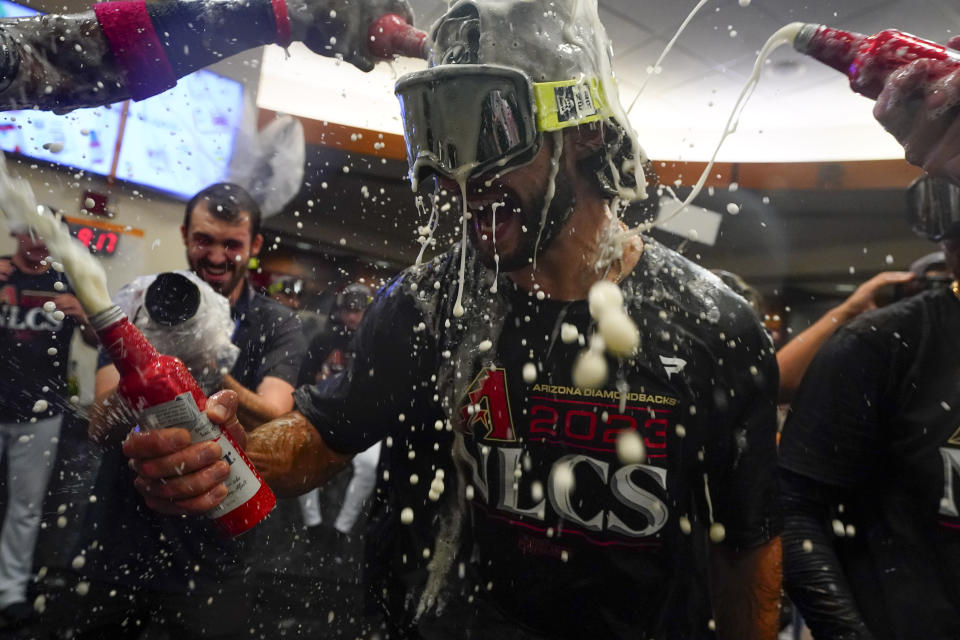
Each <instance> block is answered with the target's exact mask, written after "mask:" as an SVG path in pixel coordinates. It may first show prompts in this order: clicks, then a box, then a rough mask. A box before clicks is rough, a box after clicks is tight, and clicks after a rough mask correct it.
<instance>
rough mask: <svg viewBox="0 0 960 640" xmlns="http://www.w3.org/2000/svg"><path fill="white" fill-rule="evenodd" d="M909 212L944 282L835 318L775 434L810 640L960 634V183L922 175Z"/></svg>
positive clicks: (792, 576)
mask: <svg viewBox="0 0 960 640" xmlns="http://www.w3.org/2000/svg"><path fill="white" fill-rule="evenodd" d="M907 208H908V211H909V218H910V224H911V227H912V228H913V230H914V231H915V232H916V233H917V234H918V235H921V236H924V237H926V238H927V239H929V240H932V241H937V240H939V241H942V243H943V249H944V255H945V258H946V264H947V269H948V271H949V272H950V274H951V277H952V278H953V279H954V280H953V283H952V284H951V285H950V286H948V287H936V288H932V289H929V290H927V291H923V292H922V293H918V294H916V295H914V296H912V297H909V298H907V299H905V300H902V301H900V302H898V303H896V304H892V305H889V306H886V307H883V308H881V309H878V310H875V311H871V312H867V313H864V314H863V315H861V316H859V317H858V318H856V319H855V320H853V321H852V322H850V323H849V324H847V325H846V326H844V327H843V328H841V329H840V330H839V331H838V332H837V333H836V334H835V335H834V336H833V337H832V338H831V339H830V340H829V341H828V342H827V343H826V344H825V345H824V347H823V348H822V349H821V351H820V352H819V353H818V355H817V357H816V359H815V360H814V361H813V363H812V364H811V366H810V368H809V369H808V370H807V374H806V376H805V378H804V380H803V383H802V384H801V386H800V389H799V391H798V392H797V395H796V397H795V399H794V401H793V409H792V413H791V416H790V418H789V419H788V420H787V424H786V426H785V428H784V432H783V438H782V440H781V444H780V455H781V459H780V466H781V485H782V493H783V504H784V517H785V523H786V528H785V531H784V575H785V583H786V586H787V590H788V592H789V594H790V597H791V598H792V599H793V601H794V602H795V603H796V604H797V606H798V607H799V609H800V611H801V613H803V617H804V619H805V621H806V622H807V624H808V625H809V626H810V628H811V629H812V630H813V632H814V635H815V636H816V637H824V638H841V637H842V638H878V639H884V640H887V639H890V640H893V639H898V640H899V639H904V640H905V639H907V638H955V637H960V615H958V614H960V598H958V596H957V594H958V593H960V582H958V579H957V576H958V575H960V554H958V553H957V545H956V536H957V529H958V528H960V505H958V502H957V497H958V495H960V485H958V477H960V476H958V471H960V431H958V426H960V386H958V384H957V380H958V379H960V366H958V364H957V363H958V362H960V343H958V341H957V338H956V336H957V327H960V287H958V284H957V280H956V279H957V278H960V188H958V187H957V186H956V185H953V184H950V183H948V182H944V181H941V180H937V179H934V178H931V177H929V176H926V177H923V178H921V179H920V180H918V181H917V182H916V183H914V184H913V185H912V186H911V187H910V189H909V191H908V202H907ZM831 522H832V523H833V524H832V526H831ZM851 536H853V539H852V540H849V539H845V538H849V537H851Z"/></svg>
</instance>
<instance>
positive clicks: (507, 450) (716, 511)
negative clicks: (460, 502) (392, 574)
mask: <svg viewBox="0 0 960 640" xmlns="http://www.w3.org/2000/svg"><path fill="white" fill-rule="evenodd" d="M458 266H459V265H458V264H457V260H456V255H455V254H454V255H453V256H447V257H446V258H445V259H444V260H440V261H438V262H435V263H433V264H432V265H430V266H429V267H427V268H426V269H421V270H411V271H409V272H408V273H406V274H405V275H403V276H401V278H400V279H398V280H397V281H395V282H394V283H393V284H392V285H391V286H390V287H388V288H387V289H386V291H385V292H384V293H382V294H381V295H380V296H379V297H378V299H377V300H376V301H375V302H374V305H373V307H372V308H371V309H369V310H368V312H367V315H366V317H365V319H364V323H363V324H362V325H361V328H360V330H359V336H358V340H357V342H356V343H355V345H354V347H355V349H356V351H357V354H356V357H355V360H354V364H353V365H352V366H351V368H349V369H348V370H347V373H346V375H344V376H342V377H339V378H337V379H334V380H332V381H329V382H328V383H325V384H322V385H320V386H319V387H317V388H314V389H309V388H302V389H300V390H299V391H298V393H297V404H298V407H299V408H300V409H301V411H303V412H304V413H305V415H306V416H307V418H308V419H309V420H310V421H311V422H312V423H313V424H314V425H316V426H317V428H318V429H319V431H320V433H321V435H322V436H323V437H324V439H325V441H327V442H328V444H330V446H331V447H333V448H335V449H338V450H342V451H361V450H363V449H364V448H365V447H367V446H369V445H370V444H372V443H373V442H375V441H376V440H379V439H382V438H387V446H388V449H387V451H388V454H387V456H386V458H387V467H388V468H387V469H385V470H387V471H388V472H389V474H388V482H387V483H381V487H380V489H381V496H383V495H384V494H391V493H392V494H393V495H392V497H389V498H382V499H383V501H384V505H385V506H386V511H388V512H389V517H388V518H387V519H389V518H392V519H393V522H394V524H396V520H397V518H398V516H399V513H400V512H401V511H402V509H403V508H404V507H411V508H413V509H414V514H415V522H419V521H421V518H422V519H423V520H422V522H423V524H425V525H426V526H421V527H419V528H418V527H415V526H413V527H407V528H406V530H405V531H404V532H403V533H402V534H401V535H402V536H404V537H405V538H406V540H405V543H402V548H403V551H402V552H399V554H398V553H397V552H394V553H393V554H392V558H390V557H387V556H388V555H390V554H383V555H384V557H383V558H381V559H382V560H390V559H392V560H393V561H394V563H397V560H398V558H397V556H398V555H399V561H400V562H399V564H400V565H401V568H402V567H403V565H404V564H405V565H406V566H407V568H408V569H409V568H411V567H415V568H416V569H419V576H420V578H421V579H422V577H423V570H422V564H423V563H422V561H420V560H418V559H419V558H422V557H423V550H424V548H429V553H430V554H433V553H436V552H437V550H438V546H437V545H436V544H435V541H434V540H433V539H432V536H431V535H430V531H431V530H432V531H433V532H434V534H435V532H436V531H437V529H438V528H439V529H440V530H443V527H442V523H443V522H444V520H445V519H448V518H450V517H451V514H455V513H456V506H455V504H454V503H455V502H456V501H455V500H454V499H453V498H451V496H452V497H455V496H457V495H458V494H463V493H464V492H466V491H467V489H466V487H464V486H460V487H458V486H457V483H456V472H455V471H452V470H451V469H452V468H453V467H454V465H452V464H451V462H450V453H449V452H450V450H451V447H452V446H454V445H453V444H452V440H453V439H454V436H453V434H452V432H450V431H448V430H447V427H446V424H445V423H444V414H443V413H441V411H440V407H441V406H442V405H443V404H444V402H445V399H444V398H445V393H444V389H445V387H446V385H447V383H446V382H445V380H444V377H445V376H449V377H450V378H452V379H453V380H452V382H450V383H449V384H450V385H451V386H452V387H453V388H456V389H458V391H457V392H456V393H454V394H453V396H446V397H453V398H459V400H455V402H456V404H454V405H448V406H451V407H452V411H448V412H447V415H452V416H454V420H453V421H454V422H455V423H456V425H455V426H456V428H457V429H460V430H461V431H462V432H463V433H464V434H465V436H464V438H463V444H464V447H463V450H462V452H461V453H460V454H458V455H457V458H458V459H459V461H460V464H459V465H456V466H458V467H459V469H460V470H461V472H463V473H464V474H465V476H466V482H467V484H469V485H470V487H471V489H470V491H472V493H473V501H472V502H471V503H470V504H471V508H470V510H469V514H468V521H469V522H472V527H469V531H468V532H467V534H466V535H465V536H464V537H463V539H462V541H461V546H464V547H465V545H466V544H467V540H472V542H473V544H474V549H473V554H474V555H473V559H474V563H473V572H475V577H476V579H477V581H478V582H477V583H476V585H475V586H476V587H477V588H479V589H480V593H481V594H483V595H484V597H489V598H491V599H492V601H493V602H494V603H495V604H496V606H498V607H499V608H500V609H501V610H503V611H504V612H505V613H506V614H507V615H508V616H509V617H510V618H512V619H514V620H516V621H518V622H520V623H522V624H523V625H525V626H527V627H529V628H532V629H534V630H536V631H538V632H540V633H546V634H550V635H553V636H561V637H586V636H592V637H618V638H647V637H670V638H681V637H698V636H700V635H704V636H705V635H708V634H707V629H706V619H703V620H700V621H696V622H694V620H693V619H691V617H690V616H689V615H688V611H687V609H688V607H689V603H688V600H689V599H690V598H692V597H694V596H692V594H693V593H694V592H695V591H696V590H697V589H698V588H699V586H700V583H699V582H698V580H699V579H700V578H702V575H703V573H702V572H703V567H702V566H701V565H700V563H698V562H697V561H696V557H697V555H698V554H697V550H696V549H695V546H696V545H697V544H701V543H702V540H700V539H698V538H697V537H696V536H690V535H686V534H684V533H683V532H682V531H681V527H682V526H684V525H681V524H680V523H681V520H685V521H689V522H690V523H691V526H692V527H693V528H694V529H695V530H697V531H701V532H702V531H703V530H704V529H705V528H706V526H707V524H708V523H709V521H710V518H711V513H710V512H711V510H712V518H713V520H714V521H716V522H720V523H722V524H723V525H724V526H725V528H726V543H727V544H730V545H733V546H735V547H740V548H746V547H753V546H757V545H760V544H762V543H764V542H766V541H768V540H770V539H771V538H772V537H774V536H776V535H777V534H778V533H779V530H780V526H781V525H780V517H779V512H778V508H777V505H776V496H777V490H776V483H775V479H774V469H775V467H776V451H775V435H774V434H775V428H776V419H775V409H774V395H775V390H776V387H777V379H778V378H777V369H776V364H775V360H774V358H773V351H772V346H771V344H770V341H769V339H768V338H767V336H766V334H765V333H764V332H763V330H762V328H761V327H760V325H759V323H758V321H757V320H756V318H755V316H754V315H753V313H752V311H751V310H750V308H749V307H748V306H747V304H746V303H745V302H744V301H743V300H742V299H741V298H739V297H738V296H736V295H734V294H733V293H732V292H730V290H729V289H727V288H726V287H725V286H724V285H722V284H721V283H720V281H719V280H718V279H717V278H715V277H714V276H712V275H711V274H709V273H707V272H706V271H704V270H702V269H700V268H699V267H696V266H695V265H693V264H692V263H690V262H689V261H687V260H685V259H684V258H682V257H680V256H679V255H677V254H675V253H673V252H671V251H669V250H667V249H665V248H663V247H661V246H660V245H658V244H656V243H654V242H653V241H648V244H647V248H646V250H645V252H644V255H643V257H642V259H641V261H640V264H639V265H638V266H637V268H636V269H635V270H634V272H633V274H632V275H631V276H630V277H628V279H627V280H626V281H625V282H624V283H622V285H621V288H622V289H623V290H624V293H625V297H626V298H627V300H628V311H629V313H630V315H631V317H632V318H633V320H634V322H635V323H636V324H637V326H638V328H639V330H640V333H641V348H640V352H639V353H638V355H637V356H636V358H635V359H633V360H630V361H624V362H622V363H618V362H617V361H616V360H614V359H612V358H608V365H609V367H610V371H611V378H610V381H609V382H608V383H607V384H606V385H605V386H604V387H603V388H602V389H599V390H589V389H580V388H577V387H575V386H574V385H573V383H572V380H571V372H572V369H573V364H574V360H575V358H576V356H577V355H578V354H579V353H580V351H581V350H582V347H581V346H580V345H579V344H577V343H573V344H567V343H564V342H563V340H562V336H561V334H562V330H561V326H562V324H563V323H567V324H571V325H574V326H576V327H577V329H578V330H579V332H580V333H581V334H582V335H585V336H587V335H589V334H590V333H591V331H592V321H591V319H590V315H589V311H588V308H587V303H586V301H577V302H556V301H551V300H542V301H541V300H538V299H537V298H536V297H535V296H531V295H529V294H527V293H526V292H523V291H521V290H518V289H517V288H515V287H514V286H512V285H511V284H510V283H509V281H508V280H506V279H501V281H500V283H499V287H500V289H499V291H500V293H498V294H494V295H493V297H492V298H491V301H490V304H489V305H482V304H477V306H474V307H473V308H472V309H471V308H470V307H468V308H467V315H465V316H464V318H465V320H463V321H457V320H456V319H455V318H454V317H453V316H452V315H447V314H445V310H446V309H448V308H449V304H448V303H451V304H452V298H453V297H455V295H456V268H457V267H458ZM451 281H452V282H453V287H450V286H449V285H450V283H451ZM433 282H441V286H440V287H439V290H441V291H447V295H446V296H443V295H442V294H441V296H440V298H441V300H440V301H439V302H437V303H436V304H434V305H432V307H431V305H429V304H426V305H425V304H422V303H418V300H420V301H422V300H424V299H425V298H424V297H422V296H421V292H424V291H431V290H434V286H433ZM484 286H485V285H483V286H481V287H480V289H483V288H484ZM481 299H482V298H476V299H475V300H474V302H479V301H480V300H481ZM437 309H439V310H440V311H439V312H434V311H435V310H437ZM501 312H503V313H502V315H500V313H501ZM501 319H502V322H501V321H500V320H501ZM448 321H449V323H450V327H447V323H448ZM434 330H435V331H434ZM485 341H489V342H485ZM481 345H482V346H481ZM488 345H489V346H488ZM451 362H454V364H453V365H452V368H451V365H450V363H451ZM530 362H532V363H534V364H535V365H536V366H538V367H539V368H540V370H539V372H538V373H537V377H536V380H535V381H534V382H528V381H525V380H524V377H523V369H524V366H525V365H526V364H527V363H530ZM438 391H439V393H438ZM438 420H439V421H440V422H439V423H438V422H437V421H438ZM438 428H439V430H438ZM622 430H635V431H636V432H637V433H638V434H639V435H640V436H641V437H642V439H643V441H644V443H645V448H646V452H647V455H646V460H645V461H644V462H643V463H635V462H631V463H621V462H620V461H619V459H618V457H617V454H616V441H617V434H618V433H619V432H620V431H622ZM411 453H412V457H411ZM437 468H440V469H443V471H444V473H443V482H444V485H445V488H444V494H445V495H446V498H445V499H446V500H447V505H446V508H444V507H443V506H432V505H435V504H436V503H434V502H433V501H432V500H431V499H430V498H429V491H430V489H431V487H432V486H435V483H433V479H434V478H435V477H436V473H437V472H436V469H437ZM565 470H569V471H571V472H572V475H573V478H574V483H573V486H572V487H570V486H569V485H567V484H565V483H564V482H562V478H561V477H562V476H563V475H564V473H565ZM414 474H416V475H417V478H416V479H415V482H414V481H412V480H411V476H412V475H414ZM384 485H388V486H384ZM535 485H538V486H539V489H535V488H534V486H535ZM707 486H709V493H710V500H707V499H706V497H705V488H706V487H707ZM441 502H442V501H441ZM380 515H381V516H382V515H383V514H380ZM381 520H383V518H382V517H381ZM376 521H377V518H375V522H376ZM438 524H439V525H440V526H439V527H438ZM381 526H384V529H385V530H388V527H386V526H385V525H383V523H382V522H381ZM383 540H384V538H383V537H378V541H379V546H380V547H381V548H382V547H383V546H384V542H383ZM460 551H461V554H460V556H461V557H462V556H464V555H465V549H461V550H460ZM701 555H702V554H701ZM404 561H405V562H404ZM457 571H458V570H457V568H456V567H454V568H453V571H452V577H451V578H449V580H451V581H453V583H455V582H456V580H457V578H456V574H457ZM416 574H417V571H407V572H405V573H404V575H403V576H401V581H402V582H406V583H409V582H410V581H411V580H413V579H414V578H413V576H415V575H416ZM404 595H406V594H404ZM413 604H414V606H416V604H417V598H416V597H414V598H413ZM701 623H702V625H701Z"/></svg>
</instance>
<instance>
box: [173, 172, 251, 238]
mask: <svg viewBox="0 0 960 640" xmlns="http://www.w3.org/2000/svg"><path fill="white" fill-rule="evenodd" d="M201 201H202V202H204V203H206V205H207V211H209V212H210V215H212V216H213V217H214V218H216V219H217V220H223V221H225V222H230V223H232V224H239V223H240V222H241V221H242V219H243V218H242V216H243V214H244V213H246V214H247V215H248V216H249V219H250V238H251V239H253V238H256V237H257V234H258V233H260V218H261V213H260V205H259V204H257V201H256V200H254V199H253V196H251V195H250V194H249V193H247V190H246V189H244V188H243V187H241V186H240V185H237V184H233V183H232V182H218V183H217V184H212V185H210V186H209V187H207V188H205V189H203V190H202V191H200V192H199V193H197V195H195V196H193V197H192V198H190V202H188V203H187V209H186V212H184V214H183V226H184V228H186V229H189V228H190V216H191V214H192V213H193V210H194V209H195V208H196V207H197V205H198V204H200V202H201Z"/></svg>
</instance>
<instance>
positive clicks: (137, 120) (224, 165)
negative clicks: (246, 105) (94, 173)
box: [117, 71, 243, 198]
mask: <svg viewBox="0 0 960 640" xmlns="http://www.w3.org/2000/svg"><path fill="white" fill-rule="evenodd" d="M242 115H243V87H242V86H241V84H240V83H239V82H237V81H236V80H231V79H229V78H224V77H223V76H219V75H217V74H215V73H210V72H209V71H196V72H194V73H191V74H190V75H188V76H186V77H184V78H181V79H180V81H179V82H178V83H177V86H175V87H174V88H172V89H170V90H169V91H165V92H164V93H162V94H160V95H158V96H154V97H152V98H149V99H147V100H143V101H141V102H132V103H130V113H129V115H128V117H127V125H126V129H125V130H124V133H123V144H122V146H121V148H120V162H119V163H118V165H117V177H118V178H120V179H122V180H130V181H131V182H137V183H140V184H144V185H148V186H150V187H153V188H155V189H159V190H161V191H166V192H169V193H174V194H177V195H180V196H183V197H186V198H189V197H191V196H192V195H193V194H195V193H196V192H197V191H200V189H203V188H204V187H206V186H208V185H211V184H213V183H214V182H222V181H223V180H225V179H226V177H227V169H228V168H229V166H230V157H231V156H232V155H233V144H234V140H235V138H236V135H237V127H239V126H240V120H241V117H242Z"/></svg>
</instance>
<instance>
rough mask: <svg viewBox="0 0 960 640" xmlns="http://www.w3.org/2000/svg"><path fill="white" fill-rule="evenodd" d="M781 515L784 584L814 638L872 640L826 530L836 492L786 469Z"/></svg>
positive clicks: (835, 499)
mask: <svg viewBox="0 0 960 640" xmlns="http://www.w3.org/2000/svg"><path fill="white" fill-rule="evenodd" d="M780 486H781V499H782V502H783V512H784V534H783V556H784V586H785V587H786V589H787V593H788V594H789V595H790V599H791V600H793V602H794V604H796V606H797V608H798V609H800V613H801V614H802V615H803V619H804V621H805V622H806V623H807V626H809V627H810V629H811V631H812V632H813V635H814V637H815V638H818V639H821V638H830V639H832V640H872V638H873V634H872V633H871V632H870V630H869V629H868V628H867V625H866V623H865V622H864V621H863V617H862V616H861V614H860V610H859V608H858V607H857V603H856V599H855V598H854V596H853V593H852V592H851V590H850V585H849V583H848V582H847V578H846V575H845V573H844V570H843V567H842V565H841V564H840V559H839V558H838V557H837V553H836V551H835V549H834V547H833V533H832V531H830V530H829V529H828V527H829V524H828V523H829V520H830V505H831V504H837V503H838V502H839V499H838V497H837V495H835V494H836V489H833V488H831V487H827V486H826V485H823V484H820V483H818V482H816V481H813V480H810V479H808V478H804V477H803V476H800V475H797V474H795V473H792V472H790V471H787V470H785V469H781V473H780Z"/></svg>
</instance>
